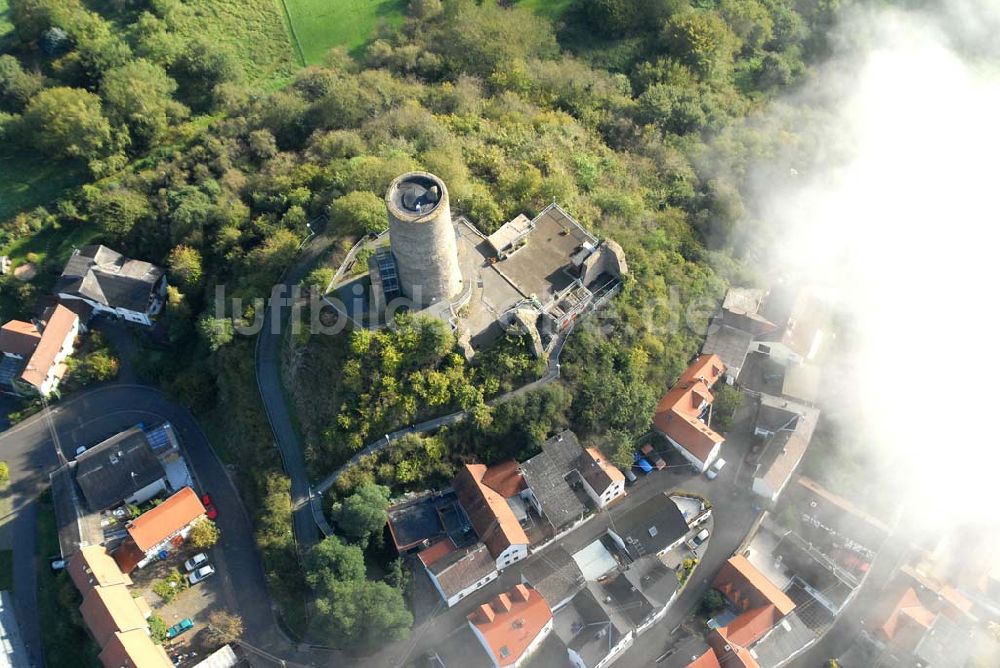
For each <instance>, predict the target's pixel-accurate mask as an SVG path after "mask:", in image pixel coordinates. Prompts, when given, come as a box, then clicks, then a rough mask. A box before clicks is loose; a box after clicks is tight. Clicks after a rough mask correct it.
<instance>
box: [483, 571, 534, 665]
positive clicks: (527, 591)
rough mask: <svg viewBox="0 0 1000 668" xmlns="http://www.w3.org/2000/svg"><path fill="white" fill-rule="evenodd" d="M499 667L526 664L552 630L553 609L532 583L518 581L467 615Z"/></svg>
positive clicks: (488, 653)
mask: <svg viewBox="0 0 1000 668" xmlns="http://www.w3.org/2000/svg"><path fill="white" fill-rule="evenodd" d="M468 620H469V626H470V627H471V628H472V632H473V634H475V636H476V638H477V639H478V640H479V642H480V643H481V644H482V646H483V648H484V649H485V650H486V654H487V655H488V656H489V657H490V658H491V659H492V660H493V665H494V666H495V667H496V668H516V667H517V666H521V665H524V663H525V662H526V661H527V660H528V659H529V657H531V655H532V654H533V653H534V652H535V651H536V650H537V649H538V648H539V647H540V646H541V644H542V642H543V641H544V640H545V638H546V636H548V634H549V633H550V632H551V631H552V610H551V609H550V608H549V604H548V603H546V602H545V599H544V598H542V595H541V594H539V593H538V592H537V591H535V589H534V588H532V587H531V585H527V584H519V585H515V586H514V588H513V589H511V590H509V591H506V592H504V593H502V594H500V595H498V596H496V597H495V598H494V599H493V600H492V601H490V602H489V603H484V604H482V605H480V606H479V607H478V608H476V610H475V611H474V612H472V613H471V614H470V615H469V616H468Z"/></svg>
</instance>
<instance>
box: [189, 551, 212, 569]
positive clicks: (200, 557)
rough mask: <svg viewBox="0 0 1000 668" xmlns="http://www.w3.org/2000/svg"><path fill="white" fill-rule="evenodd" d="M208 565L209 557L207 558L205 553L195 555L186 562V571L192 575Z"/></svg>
mask: <svg viewBox="0 0 1000 668" xmlns="http://www.w3.org/2000/svg"><path fill="white" fill-rule="evenodd" d="M207 563H208V557H206V556H205V553H204V552H199V553H198V554H196V555H194V556H193V557H191V558H190V559H188V560H187V561H185V562H184V570H186V571H187V572H188V573H190V572H191V571H193V570H194V569H196V568H201V567H202V566H204V565H205V564H207Z"/></svg>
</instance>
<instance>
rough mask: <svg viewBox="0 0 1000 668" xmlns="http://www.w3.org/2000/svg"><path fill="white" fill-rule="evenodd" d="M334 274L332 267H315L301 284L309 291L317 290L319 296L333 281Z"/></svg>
mask: <svg viewBox="0 0 1000 668" xmlns="http://www.w3.org/2000/svg"><path fill="white" fill-rule="evenodd" d="M334 274H335V272H334V271H333V268H332V267H316V268H315V269H313V270H312V271H311V272H309V275H308V276H306V280H305V281H303V282H302V284H303V285H304V286H305V287H307V288H309V289H310V290H317V291H318V292H319V294H323V293H324V292H325V291H326V287H327V286H328V285H330V282H331V281H333V276H334Z"/></svg>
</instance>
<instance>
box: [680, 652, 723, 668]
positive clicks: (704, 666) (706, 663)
mask: <svg viewBox="0 0 1000 668" xmlns="http://www.w3.org/2000/svg"><path fill="white" fill-rule="evenodd" d="M687 668H722V664H721V663H719V659H718V658H717V657H716V656H715V650H713V649H711V648H710V649H707V650H705V653H704V654H702V655H701V656H699V657H698V658H697V659H695V660H694V661H692V662H691V663H689V664H688V665H687Z"/></svg>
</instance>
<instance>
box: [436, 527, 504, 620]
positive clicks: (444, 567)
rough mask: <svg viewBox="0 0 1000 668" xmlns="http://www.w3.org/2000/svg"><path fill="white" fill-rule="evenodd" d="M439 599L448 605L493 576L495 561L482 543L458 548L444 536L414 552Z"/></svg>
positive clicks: (494, 577)
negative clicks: (416, 552) (422, 549)
mask: <svg viewBox="0 0 1000 668" xmlns="http://www.w3.org/2000/svg"><path fill="white" fill-rule="evenodd" d="M417 558H419V559H420V563H422V564H423V565H424V569H425V570H426V571H427V575H428V577H430V580H431V582H432V583H433V584H434V587H435V588H436V589H437V590H438V593H439V594H440V595H441V598H442V599H444V601H445V602H446V603H447V604H448V607H449V608H450V607H452V606H453V605H455V604H456V603H458V602H459V601H461V600H462V599H464V598H465V597H466V596H468V595H469V594H471V593H472V592H474V591H477V590H479V589H482V588H483V587H485V586H486V585H488V584H489V583H491V582H493V581H494V580H496V579H497V576H498V575H499V571H497V567H496V562H495V561H494V560H493V557H491V556H490V553H489V550H487V549H486V545H484V544H483V543H476V544H474V545H471V546H469V547H466V548H463V549H458V548H456V547H455V543H454V542H453V541H452V540H451V538H444V539H442V540H440V541H438V542H437V543H434V544H433V545H431V546H430V547H429V548H427V549H426V550H424V551H423V552H420V553H419V554H418V555H417Z"/></svg>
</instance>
